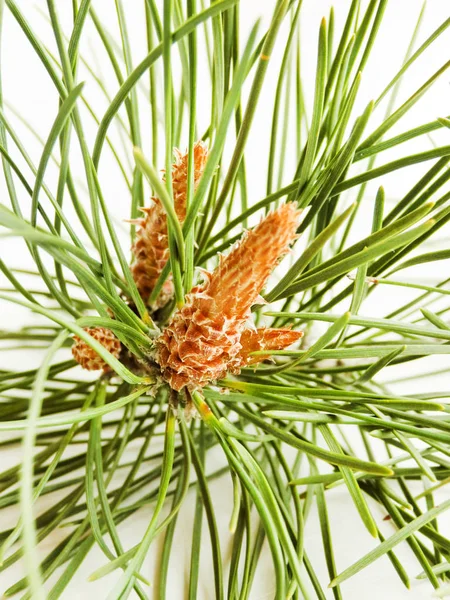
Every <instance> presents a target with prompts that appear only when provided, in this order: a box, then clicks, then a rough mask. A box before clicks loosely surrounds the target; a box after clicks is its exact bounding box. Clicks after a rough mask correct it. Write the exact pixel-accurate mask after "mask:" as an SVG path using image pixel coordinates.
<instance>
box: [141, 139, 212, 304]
mask: <svg viewBox="0 0 450 600" xmlns="http://www.w3.org/2000/svg"><path fill="white" fill-rule="evenodd" d="M174 153H175V162H174V164H173V166H172V190H173V201H174V208H175V212H176V214H177V217H178V219H179V221H180V223H182V222H183V221H184V219H185V218H186V208H187V184H188V153H185V154H181V152H180V151H179V150H177V149H175V152H174ZM193 154H194V190H195V189H196V188H197V186H198V183H199V181H200V178H201V176H202V174H203V171H204V168H205V164H206V159H207V157H208V149H207V147H206V144H205V143H204V142H197V143H196V144H195V145H194V148H193ZM163 179H164V177H163ZM152 200H153V204H152V205H151V206H150V207H149V208H141V210H142V212H144V213H145V217H143V218H141V219H136V220H135V221H134V223H136V225H138V226H139V228H138V230H137V232H136V241H135V243H134V245H133V248H132V250H133V253H134V257H135V260H134V263H133V265H132V266H131V271H132V273H133V278H134V280H135V282H136V286H137V288H138V291H139V293H140V295H141V297H142V299H143V300H144V302H145V304H147V305H149V300H150V296H151V293H152V292H153V290H154V288H155V285H156V282H157V281H158V278H159V276H160V275H161V272H162V270H163V268H164V266H165V265H166V263H167V261H168V260H169V238H168V231H167V217H166V213H165V212H164V208H163V206H162V204H161V202H160V200H159V199H158V198H156V197H153V198H152ZM172 296H173V282H172V281H171V279H167V280H166V281H165V283H164V285H163V288H162V290H161V292H160V294H159V296H158V298H157V299H156V300H155V302H154V303H153V306H151V308H152V309H154V310H155V309H157V308H161V307H162V306H164V305H165V304H167V302H168V301H169V300H170V299H171V298H172Z"/></svg>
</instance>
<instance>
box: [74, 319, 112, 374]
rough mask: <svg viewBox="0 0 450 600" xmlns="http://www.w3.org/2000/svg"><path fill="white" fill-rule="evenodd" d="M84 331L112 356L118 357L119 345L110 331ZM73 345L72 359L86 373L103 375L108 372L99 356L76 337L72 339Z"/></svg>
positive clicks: (86, 328)
mask: <svg viewBox="0 0 450 600" xmlns="http://www.w3.org/2000/svg"><path fill="white" fill-rule="evenodd" d="M84 331H86V333H88V334H89V335H90V336H91V337H93V338H94V339H95V340H97V342H99V343H100V344H101V345H102V346H103V347H104V348H106V349H107V350H108V351H109V352H111V354H112V355H113V356H115V357H116V358H118V357H119V354H120V350H121V347H122V346H121V343H120V341H119V340H118V339H117V338H116V336H115V335H114V333H113V332H112V331H111V330H110V329H106V328H105V327H85V328H84ZM73 341H74V344H73V346H72V354H73V357H74V359H75V360H76V361H77V363H79V364H80V365H81V366H82V367H83V369H87V370H88V371H100V370H103V372H104V373H107V372H108V371H110V370H111V369H110V366H109V365H108V364H107V363H106V362H105V361H104V360H103V358H102V357H101V356H99V355H98V354H97V352H96V351H95V350H93V349H92V348H91V347H90V346H89V345H88V344H87V343H86V342H85V341H84V340H82V339H80V338H79V337H78V336H77V335H75V336H74V338H73Z"/></svg>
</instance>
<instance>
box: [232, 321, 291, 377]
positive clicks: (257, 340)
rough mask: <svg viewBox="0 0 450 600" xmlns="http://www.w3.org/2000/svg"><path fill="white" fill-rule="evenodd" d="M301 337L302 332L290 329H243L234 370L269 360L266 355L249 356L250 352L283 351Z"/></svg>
mask: <svg viewBox="0 0 450 600" xmlns="http://www.w3.org/2000/svg"><path fill="white" fill-rule="evenodd" d="M301 337H303V331H292V329H271V328H265V327H263V328H260V329H256V330H255V329H244V331H243V332H242V335H241V339H240V342H241V346H242V348H241V350H240V352H239V354H238V355H237V357H236V368H237V369H240V368H242V367H245V366H247V365H254V364H256V363H258V362H261V361H262V360H267V359H268V358H269V355H268V354H264V355H262V356H250V354H251V353H252V352H257V351H259V350H283V349H284V348H287V347H288V346H291V345H292V344H294V343H295V342H297V341H298V340H299V339H300V338H301Z"/></svg>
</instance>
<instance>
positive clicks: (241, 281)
mask: <svg viewBox="0 0 450 600" xmlns="http://www.w3.org/2000/svg"><path fill="white" fill-rule="evenodd" d="M298 217H299V211H298V210H296V208H295V207H294V205H293V204H285V205H283V206H281V207H280V208H279V209H278V210H276V211H275V212H273V213H270V214H269V215H268V216H267V217H266V218H265V219H264V220H263V221H261V223H260V224H259V225H258V226H257V227H255V229H253V230H252V231H250V232H248V233H247V234H245V235H244V236H243V238H242V239H241V241H240V242H239V243H238V244H237V245H236V246H235V247H234V249H233V250H232V251H231V252H230V254H229V255H228V256H227V257H226V258H221V260H220V264H219V266H218V267H217V269H216V270H215V271H214V273H212V274H209V273H206V276H207V281H206V282H205V283H204V284H203V285H200V286H196V287H194V288H193V289H192V290H191V292H190V293H189V294H188V295H187V298H186V304H185V305H184V306H183V307H182V308H181V309H179V310H178V311H177V312H175V314H174V316H173V318H172V321H171V322H170V323H169V325H168V326H167V328H166V329H165V330H164V332H163V334H162V335H161V336H160V337H159V338H158V340H157V341H156V345H157V355H156V360H157V362H158V363H159V365H160V367H161V371H162V373H163V377H164V378H165V379H166V381H168V382H169V384H170V386H171V387H172V388H173V389H175V390H178V391H179V390H180V389H182V388H183V387H184V386H187V387H188V388H192V389H195V388H197V387H202V386H204V385H206V384H207V383H209V382H211V381H215V380H217V379H220V378H221V377H223V376H224V375H225V373H226V372H227V370H228V369H230V368H231V369H237V368H238V365H239V364H241V359H240V358H237V357H238V355H239V353H240V352H241V350H242V347H243V345H242V343H241V335H242V333H243V331H244V330H245V329H246V322H247V320H248V318H249V317H250V308H251V306H252V305H253V304H254V303H255V302H256V301H257V300H258V296H259V293H260V291H261V289H262V287H263V286H264V284H265V282H266V280H267V278H268V277H269V275H270V273H271V271H272V270H273V268H274V267H275V265H276V264H277V262H278V260H279V258H280V256H282V255H283V254H285V252H286V251H287V250H288V247H289V244H290V243H291V242H292V241H293V240H294V239H295V237H296V236H295V231H296V228H297V222H298ZM247 335H248V334H247V333H246V334H245V336H246V337H245V338H244V341H245V339H247ZM244 352H245V350H244ZM241 366H242V365H241Z"/></svg>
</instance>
